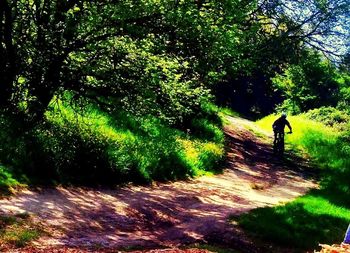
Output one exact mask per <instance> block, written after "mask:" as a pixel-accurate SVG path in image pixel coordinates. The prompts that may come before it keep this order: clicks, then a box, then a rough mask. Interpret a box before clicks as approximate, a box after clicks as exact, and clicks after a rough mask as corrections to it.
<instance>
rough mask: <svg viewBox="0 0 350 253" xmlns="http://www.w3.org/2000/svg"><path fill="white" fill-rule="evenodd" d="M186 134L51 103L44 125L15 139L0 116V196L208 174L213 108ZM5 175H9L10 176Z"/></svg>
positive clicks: (219, 136) (220, 146) (214, 137)
mask: <svg viewBox="0 0 350 253" xmlns="http://www.w3.org/2000/svg"><path fill="white" fill-rule="evenodd" d="M205 111H206V113H203V114H202V115H201V116H200V117H196V118H194V119H193V121H192V124H191V125H190V126H189V129H188V131H187V132H183V131H180V130H178V129H175V128H170V127H168V126H166V125H165V124H163V123H162V122H160V121H159V120H157V119H156V118H154V117H149V116H144V117H140V116H139V117H135V116H132V115H130V114H127V113H125V112H120V113H118V114H114V115H110V114H107V113H104V112H102V111H100V110H99V109H98V108H96V107H94V106H92V105H91V106H87V107H86V108H85V109H84V110H83V111H82V110H81V111H79V110H73V109H72V107H71V106H70V105H69V104H67V103H63V102H61V101H59V102H58V103H55V104H53V105H52V107H51V110H49V111H48V112H47V114H46V118H47V121H46V123H45V124H42V125H40V126H38V127H37V128H36V129H34V130H32V131H30V132H26V133H22V132H21V131H20V130H17V131H12V129H16V127H12V126H13V123H11V122H9V121H8V120H7V119H6V117H3V116H2V117H1V121H0V123H1V128H0V129H3V130H2V132H0V141H2V143H6V144H4V145H3V147H2V149H1V150H0V189H2V190H7V189H9V188H11V187H13V186H16V185H18V184H19V183H18V182H21V183H35V182H39V183H73V184H84V185H92V184H96V183H97V184H118V183H125V182H130V181H132V182H136V183H145V182H150V181H152V180H161V181H162V180H174V179H181V178H186V177H192V176H198V175H203V174H210V173H213V172H215V170H216V169H217V167H218V166H217V164H218V163H219V162H220V161H221V159H222V158H223V156H224V135H223V132H222V130H221V125H220V124H221V123H220V120H219V118H218V117H217V116H216V114H217V108H214V107H213V106H208V107H207V108H205ZM10 168H13V169H10Z"/></svg>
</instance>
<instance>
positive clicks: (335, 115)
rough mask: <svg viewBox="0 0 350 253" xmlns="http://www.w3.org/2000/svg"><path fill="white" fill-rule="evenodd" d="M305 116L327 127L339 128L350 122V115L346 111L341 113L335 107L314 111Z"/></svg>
mask: <svg viewBox="0 0 350 253" xmlns="http://www.w3.org/2000/svg"><path fill="white" fill-rule="evenodd" d="M305 116H306V117H307V118H309V119H311V120H315V121H317V122H321V123H323V124H325V125H327V126H337V125H338V126H339V125H344V124H346V123H348V122H350V115H349V114H348V113H347V112H346V111H340V110H338V109H336V108H334V107H321V108H317V109H313V110H310V111H308V112H307V113H305Z"/></svg>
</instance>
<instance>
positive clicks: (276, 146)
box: [273, 132, 292, 156]
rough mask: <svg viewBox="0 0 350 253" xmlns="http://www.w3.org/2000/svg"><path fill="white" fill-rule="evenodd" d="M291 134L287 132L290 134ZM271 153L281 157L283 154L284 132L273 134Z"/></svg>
mask: <svg viewBox="0 0 350 253" xmlns="http://www.w3.org/2000/svg"><path fill="white" fill-rule="evenodd" d="M291 133H292V132H288V134H291ZM273 152H274V154H276V155H279V156H283V154H284V132H275V139H274V141H273Z"/></svg>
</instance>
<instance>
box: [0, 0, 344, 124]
mask: <svg viewBox="0 0 350 253" xmlns="http://www.w3.org/2000/svg"><path fill="white" fill-rule="evenodd" d="M349 6H350V4H349V0H342V1H335V0H329V1H321V0H308V1H299V0H288V1H287V0H286V1H281V0H274V1H244V0H225V1H217V0H212V1H201V0H194V1H183V0H176V1H174V0H163V1H154V0H137V1H136V0H127V1H115V0H103V1H84V0H74V1H68V0H65V1H62V0H54V1H48V0H32V1H24V0H1V1H0V18H1V22H0V53H1V59H0V71H1V72H0V84H1V86H0V87H1V93H0V94H1V95H0V103H1V106H2V107H3V108H9V109H10V110H11V111H13V112H16V111H19V112H21V114H22V115H25V117H26V120H28V121H32V122H36V121H40V120H41V119H42V118H43V114H44V112H45V110H46V109H47V106H48V104H49V103H50V101H52V99H53V98H54V97H55V96H59V94H62V92H63V91H70V92H72V93H73V94H74V98H84V99H91V100H94V101H95V102H97V103H98V104H100V105H101V106H103V107H104V108H105V109H107V110H111V109H113V108H116V107H119V106H120V107H123V108H124V109H126V110H131V111H133V113H151V114H155V115H158V116H160V117H161V118H163V119H164V120H168V121H169V122H171V123H175V122H182V121H184V120H185V118H186V117H189V116H190V115H191V114H193V113H195V112H196V110H198V108H199V105H200V104H201V101H202V100H203V98H207V97H208V89H214V90H217V92H216V93H217V94H219V93H222V89H221V87H217V86H213V85H214V84H217V83H220V81H222V82H224V83H225V82H226V83H229V89H230V94H232V96H231V99H232V100H234V101H235V102H237V101H238V102H240V101H242V100H240V99H239V97H240V96H241V97H242V98H247V100H246V99H243V101H248V102H249V101H251V100H254V101H260V102H258V104H256V105H252V104H250V105H247V106H248V107H249V106H253V107H254V106H255V107H261V108H263V107H266V108H263V109H262V111H268V110H270V109H271V107H272V106H273V104H274V103H276V101H278V99H277V98H275V97H273V96H272V92H273V90H272V83H271V81H270V78H271V77H273V76H274V75H275V73H276V72H281V71H282V69H283V68H284V66H286V64H288V63H293V62H295V59H297V58H298V57H300V56H301V55H302V52H303V50H305V48H309V47H313V48H315V49H317V50H321V51H322V52H324V53H325V54H326V55H328V56H333V58H334V56H338V55H340V54H342V53H343V52H342V50H343V49H344V48H345V47H346V43H345V41H346V39H347V38H348V37H349V30H348V25H349V23H348V21H349V20H348V19H349ZM336 42H339V43H336ZM221 95H222V94H221ZM257 97H262V98H261V99H256V98H257Z"/></svg>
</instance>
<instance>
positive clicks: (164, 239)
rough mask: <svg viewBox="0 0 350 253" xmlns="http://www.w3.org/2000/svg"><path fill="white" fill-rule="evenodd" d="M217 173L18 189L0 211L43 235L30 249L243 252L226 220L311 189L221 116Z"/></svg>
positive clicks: (234, 121) (292, 167) (245, 246)
mask: <svg viewBox="0 0 350 253" xmlns="http://www.w3.org/2000/svg"><path fill="white" fill-rule="evenodd" d="M228 120H229V122H230V124H229V125H227V126H226V127H225V133H226V137H227V142H228V150H227V162H226V165H225V169H224V172H223V174H220V175H216V176H211V177H207V176H204V177H200V178H197V179H194V180H188V181H181V182H173V183H164V184H163V183H162V184H158V185H153V186H127V187H122V188H118V189H82V188H61V187H58V188H53V189H43V190H40V191H32V190H26V191H23V192H21V193H18V194H16V195H15V196H13V197H11V198H8V199H1V200H0V212H2V213H5V214H16V213H22V212H28V213H30V214H32V216H33V217H34V219H35V221H36V222H38V223H40V224H42V225H43V226H44V227H45V228H46V229H47V231H49V233H48V234H47V235H45V236H43V237H41V238H40V239H39V240H37V241H36V242H35V247H38V248H44V249H45V248H46V247H61V246H65V247H82V248H94V247H95V248H96V247H100V248H101V247H102V248H116V249H122V248H130V247H132V248H133V247H139V246H140V247H144V248H157V247H178V246H181V245H188V244H193V243H196V242H206V243H218V244H221V245H227V246H229V247H232V248H236V249H241V250H242V251H243V252H249V251H250V252H253V249H249V247H250V243H249V240H248V239H246V238H245V237H244V235H242V233H240V232H239V231H238V229H237V228H236V227H235V225H233V224H230V223H229V221H228V220H229V217H230V215H237V214H241V213H244V212H247V211H249V210H251V209H253V208H257V207H262V206H270V205H276V204H278V203H281V202H285V201H289V200H292V199H294V198H295V197H297V196H299V195H301V194H303V193H305V192H306V191H307V190H308V189H310V188H314V187H316V183H315V182H314V181H313V180H312V177H311V176H310V175H309V174H308V173H306V172H307V168H304V167H302V166H301V165H300V164H299V165H296V164H292V163H291V162H289V163H287V164H286V163H282V162H280V161H279V160H278V159H276V158H274V157H273V154H272V150H271V145H270V144H269V143H268V142H266V141H264V140H262V139H259V138H258V137H256V136H255V135H254V134H253V133H252V132H250V131H248V130H247V126H248V128H249V126H253V125H252V123H250V122H249V121H247V120H243V119H239V118H232V117H228Z"/></svg>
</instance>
